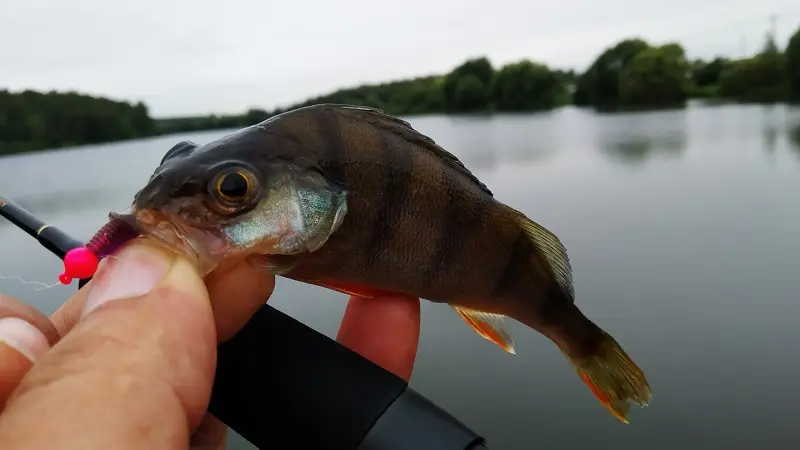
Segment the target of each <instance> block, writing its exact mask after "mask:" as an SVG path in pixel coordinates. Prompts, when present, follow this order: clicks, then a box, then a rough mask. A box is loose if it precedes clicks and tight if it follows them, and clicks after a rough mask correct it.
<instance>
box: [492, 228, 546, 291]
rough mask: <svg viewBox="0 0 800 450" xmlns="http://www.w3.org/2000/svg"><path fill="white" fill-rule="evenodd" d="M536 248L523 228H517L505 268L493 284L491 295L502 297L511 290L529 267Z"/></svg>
mask: <svg viewBox="0 0 800 450" xmlns="http://www.w3.org/2000/svg"><path fill="white" fill-rule="evenodd" d="M535 253H536V249H535V248H534V247H533V242H531V240H530V238H529V237H528V234H527V233H526V232H525V230H523V229H520V230H519V236H517V239H515V240H514V244H513V246H512V248H511V253H510V254H509V255H508V261H507V262H506V266H505V269H503V272H501V274H500V278H499V279H498V280H497V284H495V287H494V291H493V294H492V296H493V297H503V296H504V295H506V294H509V293H511V292H513V290H514V288H515V287H517V284H518V283H519V281H520V280H521V279H522V275H523V271H524V270H526V269H527V268H529V267H530V264H529V262H530V260H531V258H533V257H534V255H535Z"/></svg>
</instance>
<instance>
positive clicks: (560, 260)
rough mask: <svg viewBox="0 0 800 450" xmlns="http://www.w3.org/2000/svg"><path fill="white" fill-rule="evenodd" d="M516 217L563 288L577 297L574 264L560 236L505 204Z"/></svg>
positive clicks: (570, 296)
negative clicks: (570, 260)
mask: <svg viewBox="0 0 800 450" xmlns="http://www.w3.org/2000/svg"><path fill="white" fill-rule="evenodd" d="M504 206H505V207H506V208H507V209H508V210H509V211H510V212H511V213H512V214H513V215H514V216H515V218H516V220H517V223H519V225H520V226H521V227H522V229H523V230H525V233H526V234H527V235H528V237H529V238H530V239H531V241H533V243H534V244H536V248H538V249H539V251H540V252H541V254H542V255H543V256H544V258H545V260H546V261H547V263H548V265H549V266H550V269H551V270H552V271H553V275H554V276H555V279H556V281H557V282H558V285H559V286H560V287H561V290H562V291H563V292H564V293H565V294H567V295H568V296H569V298H570V299H574V298H575V288H574V286H573V284H572V266H571V265H570V262H569V256H567V249H566V247H564V244H562V243H561V241H560V240H559V239H558V237H557V236H556V235H555V234H553V233H551V232H550V231H549V230H548V229H546V228H545V227H543V226H541V225H539V224H538V223H536V222H534V221H532V220H531V219H529V218H528V217H527V216H525V214H523V213H521V212H519V211H517V210H516V209H514V208H512V207H510V206H507V205H504Z"/></svg>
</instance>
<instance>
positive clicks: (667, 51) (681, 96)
mask: <svg viewBox="0 0 800 450" xmlns="http://www.w3.org/2000/svg"><path fill="white" fill-rule="evenodd" d="M689 73H690V71H689V63H688V62H687V61H686V53H685V51H684V50H683V47H682V46H681V45H679V44H675V43H672V44H666V45H662V46H660V47H649V48H646V49H644V50H642V51H641V52H639V53H638V54H636V56H635V57H634V58H633V59H632V60H631V61H630V62H629V63H628V64H626V65H625V66H624V67H623V69H622V70H621V71H620V74H619V78H618V79H619V88H618V92H619V104H620V105H621V106H626V107H635V108H650V107H667V106H679V105H681V106H682V105H684V104H685V103H686V100H687V98H688V92H689Z"/></svg>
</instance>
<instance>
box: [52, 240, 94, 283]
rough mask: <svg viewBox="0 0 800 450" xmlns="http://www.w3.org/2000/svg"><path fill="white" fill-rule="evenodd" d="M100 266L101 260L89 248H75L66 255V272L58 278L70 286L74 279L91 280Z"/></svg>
mask: <svg viewBox="0 0 800 450" xmlns="http://www.w3.org/2000/svg"><path fill="white" fill-rule="evenodd" d="M99 264H100V259H99V258H98V257H97V255H95V254H94V253H92V251H91V250H89V249H88V248H86V247H78V248H73V249H72V250H70V251H68V252H67V254H66V255H64V272H63V273H62V274H61V275H59V276H58V281H60V282H61V284H70V283H72V280H73V279H74V278H78V279H81V280H82V279H85V278H91V277H92V276H94V273H95V272H96V271H97V266H98V265H99Z"/></svg>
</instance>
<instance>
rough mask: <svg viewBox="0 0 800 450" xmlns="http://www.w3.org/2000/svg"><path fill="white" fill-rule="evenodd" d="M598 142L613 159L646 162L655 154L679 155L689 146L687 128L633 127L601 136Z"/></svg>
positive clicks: (631, 162) (627, 161)
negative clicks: (660, 129)
mask: <svg viewBox="0 0 800 450" xmlns="http://www.w3.org/2000/svg"><path fill="white" fill-rule="evenodd" d="M598 141H599V142H598V144H599V146H600V149H601V150H602V151H603V153H604V154H605V155H606V156H608V157H609V159H611V160H612V161H619V162H623V163H626V164H644V163H646V162H647V161H648V160H650V159H651V158H653V157H655V156H657V155H658V156H667V157H677V156H680V155H682V154H683V153H684V151H685V150H686V146H687V141H688V139H687V136H686V132H685V130H682V129H681V130H671V131H665V130H662V131H661V132H648V131H647V130H641V129H639V130H636V129H632V130H629V131H621V132H618V133H613V134H612V133H607V134H603V135H602V136H600V138H599V139H598Z"/></svg>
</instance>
